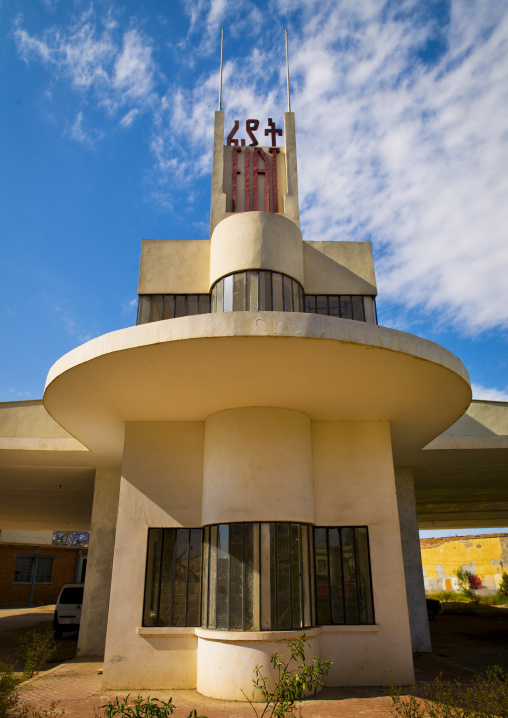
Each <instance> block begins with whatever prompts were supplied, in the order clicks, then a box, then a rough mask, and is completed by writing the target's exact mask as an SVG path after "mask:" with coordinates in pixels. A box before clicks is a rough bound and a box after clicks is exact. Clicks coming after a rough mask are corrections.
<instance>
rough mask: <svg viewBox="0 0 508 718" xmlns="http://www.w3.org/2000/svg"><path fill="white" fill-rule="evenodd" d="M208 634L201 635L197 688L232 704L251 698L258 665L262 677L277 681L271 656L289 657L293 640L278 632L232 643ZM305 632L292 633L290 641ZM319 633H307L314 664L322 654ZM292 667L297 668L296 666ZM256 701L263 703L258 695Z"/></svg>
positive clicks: (307, 653) (307, 654)
mask: <svg viewBox="0 0 508 718" xmlns="http://www.w3.org/2000/svg"><path fill="white" fill-rule="evenodd" d="M205 633H206V631H203V630H201V631H200V632H199V634H198V635H199V638H198V657H197V683H196V688H197V690H198V692H199V693H202V694H203V695H205V696H209V697H210V698H220V699H222V700H233V701H245V700H247V698H246V696H247V697H248V698H252V692H253V689H254V686H253V683H252V679H253V678H254V677H255V676H254V669H255V668H256V666H258V665H259V666H262V668H263V671H262V672H263V675H265V676H271V677H273V678H275V676H276V674H275V671H274V669H273V668H272V666H271V665H270V654H271V653H273V651H278V652H279V653H280V654H281V655H282V656H283V658H284V659H285V660H287V659H288V658H289V649H288V647H287V641H288V640H289V638H290V637H289V636H286V635H284V634H282V635H284V638H279V636H277V634H276V633H272V634H265V635H264V636H262V638H261V636H260V640H252V637H251V638H249V636H248V634H247V635H246V636H245V639H244V640H241V639H239V638H237V639H236V640H231V639H230V638H228V636H227V634H223V637H222V636H221V637H217V633H216V632H210V633H211V634H213V638H212V639H211V640H208V639H205V638H203V635H204V634H205ZM302 633H303V631H301V632H297V631H295V632H294V633H292V634H291V639H295V638H296V637H297V636H300V635H302ZM309 633H310V635H309ZM316 633H317V632H313V631H307V633H306V637H307V639H308V641H309V644H310V645H309V647H308V648H306V649H305V658H306V661H307V662H308V663H310V662H312V657H313V656H318V657H319V655H320V650H319V635H316ZM313 634H314V635H313ZM237 636H238V634H237ZM277 638H278V639H279V640H277ZM221 639H222V640H221ZM274 639H275V640H274ZM291 667H292V668H294V665H293V664H292V665H291ZM242 690H243V693H242ZM256 700H262V698H261V695H260V694H259V693H258V694H257V695H256Z"/></svg>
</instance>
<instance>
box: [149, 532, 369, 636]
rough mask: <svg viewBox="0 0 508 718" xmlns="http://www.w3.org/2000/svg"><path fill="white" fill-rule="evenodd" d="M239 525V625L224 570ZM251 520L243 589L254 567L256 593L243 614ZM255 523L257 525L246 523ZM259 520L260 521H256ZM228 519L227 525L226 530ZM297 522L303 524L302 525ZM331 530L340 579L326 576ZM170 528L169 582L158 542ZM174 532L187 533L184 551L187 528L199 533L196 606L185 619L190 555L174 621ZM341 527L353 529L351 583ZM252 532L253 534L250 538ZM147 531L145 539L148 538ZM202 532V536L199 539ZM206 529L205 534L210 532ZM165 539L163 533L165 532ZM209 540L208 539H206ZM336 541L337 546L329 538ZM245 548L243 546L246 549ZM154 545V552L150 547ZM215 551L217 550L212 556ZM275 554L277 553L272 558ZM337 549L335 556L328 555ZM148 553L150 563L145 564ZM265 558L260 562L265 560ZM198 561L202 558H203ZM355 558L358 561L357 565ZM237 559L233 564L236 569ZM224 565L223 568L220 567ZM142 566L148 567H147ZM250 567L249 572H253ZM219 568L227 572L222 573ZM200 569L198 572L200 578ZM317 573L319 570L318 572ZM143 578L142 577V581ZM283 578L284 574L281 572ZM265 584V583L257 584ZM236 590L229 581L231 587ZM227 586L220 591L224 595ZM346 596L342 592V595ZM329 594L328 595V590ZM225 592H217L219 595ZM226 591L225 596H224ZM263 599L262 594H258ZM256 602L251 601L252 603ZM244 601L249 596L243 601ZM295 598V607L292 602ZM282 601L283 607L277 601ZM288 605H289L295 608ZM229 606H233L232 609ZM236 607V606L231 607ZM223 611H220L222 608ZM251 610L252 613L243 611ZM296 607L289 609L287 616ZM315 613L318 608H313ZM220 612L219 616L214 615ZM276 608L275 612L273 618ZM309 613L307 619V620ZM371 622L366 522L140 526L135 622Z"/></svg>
mask: <svg viewBox="0 0 508 718" xmlns="http://www.w3.org/2000/svg"><path fill="white" fill-rule="evenodd" d="M238 526H242V527H243V528H242V532H241V535H242V537H243V538H242V541H243V543H242V546H241V551H242V562H241V563H239V564H238V566H241V568H240V573H241V579H240V580H241V583H242V587H241V593H242V598H241V628H239V616H237V615H236V614H235V615H233V616H232V615H231V606H232V604H233V603H234V604H235V605H236V604H237V603H238V600H237V597H235V596H234V595H233V593H232V570H233V561H232V556H234V554H232V551H231V546H232V544H231V536H232V535H233V534H234V533H236V527H238ZM250 526H252V527H253V528H252V530H251V531H249V533H252V566H251V569H252V576H251V578H252V584H251V593H250V595H251V596H254V594H252V591H253V590H255V581H254V576H255V575H257V576H258V577H259V578H258V581H259V586H258V591H259V595H258V596H257V597H256V598H255V599H254V600H253V601H252V607H251V608H249V618H247V617H246V613H247V610H246V609H247V608H248V607H247V583H248V577H247V573H248V572H247V569H246V566H247V564H246V560H245V556H246V550H247V549H246V546H247V540H246V536H247V533H248V527H250ZM256 526H257V530H256V529H255V528H254V527H256ZM263 526H265V527H266V528H265V529H263V528H262V527H263ZM232 527H235V530H232ZM304 527H305V530H304ZM286 529H287V536H288V540H287V544H288V549H289V559H287V560H289V564H288V565H289V584H288V585H289V593H288V596H289V598H288V600H285V598H284V596H283V595H282V593H281V591H280V589H279V586H280V583H281V581H282V580H283V572H284V569H283V563H281V561H282V560H283V559H282V558H281V557H280V556H279V553H280V550H281V545H282V544H281V542H280V541H279V535H281V534H282V532H283V531H285V530H286ZM295 529H296V532H297V535H298V541H297V542H296V546H297V554H298V557H297V559H298V560H297V561H296V564H297V566H298V568H299V575H298V580H297V583H298V589H299V590H298V591H297V590H296V588H295V587H296V584H295V583H294V582H293V572H294V569H295V565H296V564H295V561H294V558H295V556H294V553H293V539H292V536H293V534H294V531H295ZM331 531H333V532H336V535H337V537H338V548H339V551H338V556H339V560H340V585H339V584H337V585H336V586H335V585H334V584H333V583H332V570H331V566H332V559H333V558H334V557H333V556H332V552H331V549H330V532H331ZM171 532H174V537H173V539H172V543H173V548H174V552H173V558H172V567H171V579H170V584H166V587H165V588H163V578H162V577H163V561H164V556H165V550H164V546H165V543H166V541H167V540H168V538H169V537H170V536H171ZM177 532H182V533H184V532H187V536H188V547H189V549H188V550H189V552H190V547H191V537H192V534H194V537H195V539H196V540H197V539H198V536H199V534H200V546H199V582H196V581H194V586H195V588H196V592H195V595H197V596H198V604H199V605H198V607H197V613H196V610H195V609H196V606H195V607H194V615H195V616H196V620H195V621H193V622H191V623H189V585H190V583H189V577H190V560H187V573H186V587H185V621H184V622H183V623H182V621H181V620H179V621H177V622H175V619H174V602H175V567H176V564H175V561H176V542H177ZM322 532H324V536H325V539H326V540H325V549H323V548H321V549H320V552H322V551H323V550H325V553H326V555H325V556H320V554H319V552H318V549H317V547H316V540H317V536H318V534H321V535H322ZM346 532H350V533H351V532H352V536H353V544H352V546H353V555H352V559H353V560H352V566H353V569H352V570H353V574H354V585H353V583H352V580H351V575H352V574H351V571H349V572H348V576H347V577H346V575H345V562H346V560H348V556H347V555H346V550H345V543H344V538H343V537H344V536H345V535H346ZM262 534H265V535H267V536H268V535H269V536H270V541H269V546H270V548H269V550H268V552H267V553H266V552H265V553H262ZM221 535H223V536H226V535H227V550H226V552H225V553H224V551H223V552H222V553H224V556H222V554H220V553H219V549H220V541H221ZM305 535H306V537H307V538H306V541H307V548H306V552H307V567H306V569H305V549H304V543H305V538H304V536H305ZM256 536H257V538H256ZM360 536H363V555H362V556H361V561H359V549H358V546H359V540H360V538H359V537H360ZM151 537H153V543H152V542H151ZM205 537H207V540H206V541H205ZM212 537H213V538H212ZM157 538H158V541H159V543H160V546H159V547H158V548H156V547H155V544H156V539H157ZM170 540H171V539H170ZM212 541H215V544H214V545H212ZM254 542H257V549H256V547H255V546H254ZM334 548H335V549H336V548H337V546H335V545H334ZM249 550H250V549H249ZM156 552H158V553H157V554H156ZM212 555H213V556H214V561H215V567H212V565H211V562H212ZM256 555H257V565H255V560H256V559H255V556H256ZM154 556H155V559H156V561H157V562H158V567H157V566H155V564H154ZM220 556H222V558H220ZM279 559H280V560H279ZM336 559H337V554H336V556H335V561H336ZM150 560H151V561H152V563H151V564H150ZM324 560H326V570H325V572H324V574H326V575H325V576H324V579H323V575H324V574H323V572H321V573H320V571H319V569H320V562H322V561H324ZM220 561H224V562H225V563H224V565H223V566H222V569H223V571H222V573H223V575H222V579H223V581H225V582H226V583H225V584H224V585H225V586H226V593H224V591H222V594H221V595H222V596H223V599H224V600H221V599H220V595H219V588H218V586H219V583H220V569H221V566H220ZM267 561H268V567H267V563H266V562H267ZM205 564H206V565H205ZM360 564H361V565H360ZM238 566H236V568H235V570H236V572H237V573H238ZM263 566H265V569H264V570H265V571H268V573H269V575H270V592H269V594H270V596H269V601H268V607H266V606H265V605H264V604H263V602H262V596H263V586H262V576H263ZM224 571H225V573H224ZM149 572H151V573H150V574H149ZM256 572H257V574H256ZM226 574H227V575H226ZM205 575H206V579H205ZM319 576H321V578H319ZM149 579H150V583H149ZM348 581H349V591H348V590H346V589H347V588H348V587H347V586H346V583H347V582H348ZM286 582H287V577H286ZM168 586H169V590H170V591H171V596H167V600H169V601H170V604H171V609H170V615H169V620H167V617H166V618H165V619H164V620H162V619H161V592H164V593H165V594H166V595H167V594H168ZM265 588H266V587H265ZM323 588H324V589H325V591H324V592H323V595H321V596H320V595H319V590H320V589H323ZM235 590H236V589H235ZM226 594H227V595H226ZM349 594H351V596H352V597H350V595H349ZM337 595H340V601H341V606H342V610H341V611H339V616H342V620H340V619H338V618H337V615H338V613H337V608H336V607H334V604H333V601H334V600H337V598H336V596H337ZM181 596H182V594H181V593H179V594H178V600H180V599H181ZM323 596H327V597H328V610H327V614H326V617H325V618H327V619H329V620H326V622H323V621H322V620H320V619H322V618H323V617H324V616H323V611H322V609H321V608H320V607H321V606H322V605H323V601H322V598H323ZM334 596H335V599H334V598H333V597H334ZM224 597H225V598H224ZM226 599H227V600H226ZM265 600H266V596H265ZM281 601H282V602H284V601H285V603H287V604H288V605H287V607H286V611H285V612H284V611H283V613H282V614H281V605H280V604H281ZM256 604H257V606H256ZM154 605H155V607H156V608H155V613H154V612H153V611H152V607H153V606H154ZM249 606H250V604H249ZM298 606H299V607H298ZM283 608H284V607H283ZM295 608H296V610H295ZM255 610H257V611H258V615H255V613H254V612H255ZM288 611H289V619H290V620H289V625H288V621H287V615H288ZM234 613H235V612H234V611H233V614H234ZM237 613H238V610H237ZM223 614H224V615H223ZM251 614H252V620H250V615H251ZM295 614H296V616H295ZM320 614H321V615H320ZM352 614H353V615H354V616H356V617H357V618H356V620H351V615H352ZM221 615H222V619H221ZM281 615H282V618H281ZM309 617H310V621H309V620H307V619H308V618H309ZM267 619H269V624H270V625H269V627H268V625H267ZM374 624H375V613H374V596H373V588H372V567H371V558H370V542H369V530H368V527H367V526H313V525H312V524H306V523H301V522H280V521H279V522H263V521H261V522H232V523H228V524H210V525H207V526H204V527H197V528H150V529H148V535H147V553H146V564H145V581H144V599H143V619H142V625H143V626H164V627H175V626H179V627H183V626H193V627H199V626H202V627H204V628H208V629H211V630H219V631H220V630H222V631H243V632H249V631H267V630H268V631H279V630H285V631H287V630H290V631H296V630H305V629H309V628H312V627H314V626H319V625H374Z"/></svg>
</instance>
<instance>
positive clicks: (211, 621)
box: [208, 526, 218, 628]
mask: <svg viewBox="0 0 508 718" xmlns="http://www.w3.org/2000/svg"><path fill="white" fill-rule="evenodd" d="M217 533H218V532H217V526H212V527H211V528H210V573H209V576H210V578H209V588H210V591H209V593H208V628H215V627H216V622H217V610H216V609H217Z"/></svg>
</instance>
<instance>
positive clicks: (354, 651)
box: [0, 112, 508, 699]
mask: <svg viewBox="0 0 508 718" xmlns="http://www.w3.org/2000/svg"><path fill="white" fill-rule="evenodd" d="M258 126H259V125H258V123H257V121H254V120H248V121H247V123H246V127H247V135H248V139H246V140H244V141H242V140H241V139H239V138H240V134H241V132H239V127H238V125H235V127H236V128H237V129H236V131H235V129H233V131H232V132H231V133H229V136H228V140H227V144H225V131H224V114H223V113H222V112H217V113H216V116H215V141H214V153H213V175H212V202H211V228H210V239H209V240H200V241H167V240H160V241H157V240H147V241H144V242H143V246H142V253H141V268H140V279H139V290H138V291H139V295H140V300H139V311H138V324H137V326H135V327H130V328H128V329H123V330H120V331H116V332H113V333H111V334H108V335H105V336H102V337H99V338H97V339H94V340H92V341H90V342H88V343H86V344H84V345H83V346H80V347H78V348H77V349H75V350H73V351H72V352H70V353H69V354H67V355H65V356H64V357H62V358H61V359H60V360H59V361H58V362H57V363H56V364H55V365H54V366H53V367H52V368H51V370H50V372H49V375H48V379H47V383H46V389H45V393H44V402H43V403H42V402H19V403H13V404H4V405H2V407H0V434H1V437H0V461H1V466H0V498H3V499H4V503H3V506H4V509H3V510H2V511H1V512H0V525H2V526H5V527H6V528H8V527H9V525H10V526H11V527H12V528H18V527H19V528H22V527H23V526H24V525H25V524H30V527H32V528H38V527H40V528H52V527H53V526H57V525H60V524H59V521H60V520H61V517H62V516H63V515H65V516H66V520H67V521H68V522H69V523H70V524H71V526H72V527H73V528H76V529H78V528H86V527H87V526H91V538H90V549H89V560H88V569H87V578H86V583H85V596H84V604H83V619H82V621H83V622H82V627H81V633H80V639H79V652H80V653H81V654H82V655H86V654H102V653H104V651H105V664H104V681H105V686H106V687H108V688H162V687H164V688H193V687H197V689H198V690H199V691H201V692H202V693H204V694H205V695H209V696H215V697H221V698H235V699H242V698H243V695H242V693H241V690H242V689H243V690H245V691H246V692H249V691H250V690H251V680H252V676H253V669H254V667H255V666H256V665H257V664H260V663H265V664H267V663H268V658H269V655H270V653H271V652H272V651H273V650H274V649H275V648H278V649H281V647H283V646H284V645H285V642H286V641H287V640H288V639H289V638H292V637H295V636H296V635H301V634H302V633H305V635H306V636H307V638H308V640H309V641H310V644H311V652H312V653H313V654H315V655H318V656H321V657H322V658H326V659H331V660H332V661H333V665H332V669H331V671H330V673H329V675H328V677H327V682H328V684H330V685H362V684H363V685H366V684H381V683H383V682H384V681H385V670H386V668H387V667H388V668H389V669H391V671H392V672H393V676H394V678H395V680H398V681H403V682H409V681H412V680H413V663H412V651H413V650H430V639H429V632H428V624H427V613H426V606H425V595H424V587H423V577H422V571H421V560H420V552H419V541H418V524H420V527H429V526H441V527H448V526H467V525H473V526H482V525H483V526H488V525H493V526H495V525H505V524H506V519H507V514H506V508H507V499H508V496H507V489H506V481H505V479H506V469H507V466H508V458H507V455H508V451H507V450H508V406H507V405H504V404H501V403H493V402H490V403H481V402H475V403H473V404H471V390H470V385H469V378H468V374H467V371H466V369H465V368H464V366H463V365H462V363H461V362H460V361H459V360H458V359H457V358H456V357H455V356H454V355H452V354H451V353H450V352H448V351H447V350H446V349H444V348H443V347H440V346H438V345H436V344H434V343H433V342H430V341H427V340H425V339H422V338H420V337H416V336H413V335H410V334H406V333H403V332H400V331H395V330H393V329H388V328H385V327H381V326H378V324H377V319H376V310H375V297H376V293H377V292H376V282H375V274H374V266H373V260H372V252H371V246H370V244H369V243H358V242H322V241H315V239H313V238H307V239H305V240H304V238H303V237H302V233H301V231H300V226H299V206H298V182H297V161H296V142H295V126H294V116H293V114H292V113H286V114H285V122H284V131H283V135H282V137H281V134H282V133H281V130H280V129H277V128H275V125H274V124H273V123H272V121H271V120H269V121H268V128H267V129H268V135H267V136H268V137H269V138H270V140H271V146H266V147H260V146H259V144H257V138H256V131H257V128H258ZM257 134H258V136H260V132H258V133H257ZM237 135H238V139H237ZM263 136H264V135H263ZM278 137H281V139H280V142H281V146H280V147H277V146H276V140H277V138H278ZM247 142H249V144H247ZM470 404H471V406H470ZM468 407H469V408H468ZM466 412H467V413H466ZM57 487H59V488H57ZM20 500H22V503H20Z"/></svg>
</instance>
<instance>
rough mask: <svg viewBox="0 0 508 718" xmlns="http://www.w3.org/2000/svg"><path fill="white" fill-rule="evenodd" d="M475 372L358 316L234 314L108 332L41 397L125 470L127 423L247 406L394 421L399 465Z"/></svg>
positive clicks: (74, 357) (462, 403) (451, 412)
mask: <svg viewBox="0 0 508 718" xmlns="http://www.w3.org/2000/svg"><path fill="white" fill-rule="evenodd" d="M470 399H471V391H470V387H469V377H468V374H467V371H466V369H465V368H464V366H463V364H462V363H461V362H460V361H459V359H457V358H456V357H455V356H454V355H453V354H451V353H450V352H448V351H447V350H446V349H443V348H442V347H440V346H438V345H437V344H434V343H433V342H430V341H427V340H425V339H421V338H419V337H416V336H413V335H410V334H406V333H404V332H399V331H396V330H393V329H386V328H384V327H378V326H373V325H368V324H364V323H362V322H354V321H351V320H346V319H336V318H332V317H327V316H320V315H313V314H299V313H282V312H227V313H221V314H206V315H197V316H191V317H182V318H179V319H170V320H166V321H160V322H154V323H152V324H145V325H141V326H137V327H131V328H128V329H122V330H119V331H116V332H112V333H111V334H107V335H104V336H102V337H99V338H97V339H94V340H92V341H90V342H88V343H87V344H84V345H82V346H80V347H78V348H77V349H74V350H73V351H71V352H69V353H68V354H66V355H65V356H63V357H62V358H61V359H60V360H59V361H58V362H56V364H55V365H54V366H53V367H52V368H51V370H50V372H49V375H48V379H47V382H46V389H45V394H44V404H45V407H46V409H47V410H48V412H49V413H50V414H51V416H52V417H53V418H54V419H55V420H56V421H58V423H59V424H60V425H61V426H63V427H64V428H65V429H66V431H68V432H69V433H70V434H72V435H73V436H74V437H76V438H77V439H78V440H79V441H80V442H82V443H83V444H84V445H85V446H87V447H88V448H89V449H90V450H92V451H93V452H94V453H95V454H96V457H97V460H98V461H97V462H96V465H102V466H118V465H120V463H121V457H122V451H123V435H124V422H126V421H203V420H204V419H205V418H206V417H207V416H208V415H209V414H211V413H213V412H216V411H220V410H222V409H227V408H233V407H241V406H276V407H285V408H289V409H296V410H298V411H303V412H305V413H306V414H308V415H309V416H310V418H311V419H312V420H314V421H336V420H345V421H360V420H372V421H376V420H389V421H390V422H391V425H392V436H393V442H394V452H395V455H396V462H397V463H399V464H400V463H405V460H404V459H405V457H409V455H410V454H411V452H414V451H415V450H419V449H421V448H422V447H423V446H424V445H425V444H426V443H428V442H429V441H431V440H432V438H434V437H435V436H437V435H438V434H439V433H441V432H442V431H444V430H445V429H446V428H447V427H448V426H450V425H451V424H452V423H453V422H454V421H456V419H457V418H458V417H459V416H460V415H461V414H462V413H463V412H464V411H465V410H466V408H467V406H468V404H469V402H470Z"/></svg>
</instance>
